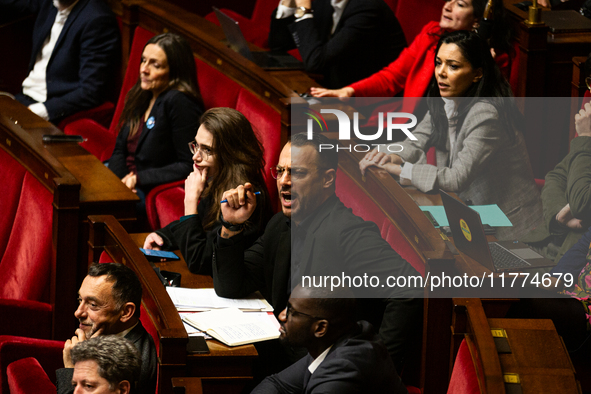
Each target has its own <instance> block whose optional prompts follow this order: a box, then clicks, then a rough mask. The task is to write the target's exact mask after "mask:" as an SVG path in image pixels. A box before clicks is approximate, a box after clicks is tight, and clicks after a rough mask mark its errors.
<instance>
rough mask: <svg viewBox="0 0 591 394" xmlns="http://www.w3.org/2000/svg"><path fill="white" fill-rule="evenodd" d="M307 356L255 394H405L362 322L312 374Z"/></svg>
mask: <svg viewBox="0 0 591 394" xmlns="http://www.w3.org/2000/svg"><path fill="white" fill-rule="evenodd" d="M312 361H314V359H313V358H312V356H310V355H309V354H308V355H307V356H306V357H304V358H302V359H301V360H299V361H298V362H297V363H295V364H293V365H292V366H290V367H288V368H286V369H285V370H283V371H282V372H280V373H278V374H275V375H272V376H269V377H268V378H266V379H265V380H264V381H263V382H262V383H261V384H259V385H258V386H257V387H256V388H255V389H254V390H253V393H254V394H272V393H283V394H304V393H305V394H314V393H339V394H353V393H388V394H404V393H407V390H406V387H404V384H402V381H401V380H400V377H399V376H398V374H397V373H396V369H395V368H394V365H393V364H392V360H390V357H388V352H387V351H386V348H385V347H384V345H383V344H382V342H381V341H380V339H379V338H378V336H377V335H375V333H374V330H373V327H372V326H371V325H370V324H369V323H368V322H365V321H360V322H358V323H357V327H355V329H354V330H353V331H352V332H350V333H348V334H347V335H345V336H343V337H341V338H340V339H339V340H337V341H336V342H335V343H334V345H333V346H332V348H331V349H330V351H329V352H328V355H327V356H326V358H325V359H324V361H323V362H322V363H321V364H320V365H319V366H318V368H317V369H316V370H315V371H314V373H313V374H310V371H309V370H308V366H309V365H310V364H311V363H312Z"/></svg>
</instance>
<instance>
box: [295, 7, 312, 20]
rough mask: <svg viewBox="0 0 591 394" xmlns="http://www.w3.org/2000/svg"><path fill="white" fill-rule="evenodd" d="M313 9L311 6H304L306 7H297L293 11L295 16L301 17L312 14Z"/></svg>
mask: <svg viewBox="0 0 591 394" xmlns="http://www.w3.org/2000/svg"><path fill="white" fill-rule="evenodd" d="M313 13H314V10H313V9H311V8H306V7H298V9H297V10H296V12H295V17H296V18H301V17H303V16H304V15H306V14H313Z"/></svg>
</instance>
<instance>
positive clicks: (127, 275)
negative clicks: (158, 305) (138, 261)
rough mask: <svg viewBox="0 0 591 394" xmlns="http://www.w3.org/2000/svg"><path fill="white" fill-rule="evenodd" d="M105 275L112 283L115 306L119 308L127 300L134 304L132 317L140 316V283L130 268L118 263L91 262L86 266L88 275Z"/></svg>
mask: <svg viewBox="0 0 591 394" xmlns="http://www.w3.org/2000/svg"><path fill="white" fill-rule="evenodd" d="M103 275H107V280H108V281H109V282H111V283H113V287H112V288H111V289H112V292H113V298H114V299H115V308H116V309H117V310H121V308H123V305H125V304H126V303H128V302H133V303H134V304H135V313H134V314H133V316H134V317H137V318H139V317H140V306H141V304H142V284H141V283H140V280H139V279H138V277H137V275H136V274H135V272H133V271H132V270H131V268H129V267H127V266H125V265H123V264H119V263H105V264H98V263H93V264H91V265H90V267H89V268H88V276H92V277H97V276H103Z"/></svg>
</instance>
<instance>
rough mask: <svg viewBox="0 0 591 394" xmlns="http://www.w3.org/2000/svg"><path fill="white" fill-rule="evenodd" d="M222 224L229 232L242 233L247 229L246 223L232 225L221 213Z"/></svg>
mask: <svg viewBox="0 0 591 394" xmlns="http://www.w3.org/2000/svg"><path fill="white" fill-rule="evenodd" d="M220 222H221V223H222V226H224V227H225V228H226V229H227V230H229V231H242V230H243V229H244V227H245V224H244V223H240V224H232V223H230V222H227V221H225V220H224V215H222V214H221V213H220Z"/></svg>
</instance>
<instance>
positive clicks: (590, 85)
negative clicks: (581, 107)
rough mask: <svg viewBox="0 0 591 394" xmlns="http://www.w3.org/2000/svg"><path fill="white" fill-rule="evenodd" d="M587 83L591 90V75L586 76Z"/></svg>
mask: <svg viewBox="0 0 591 394" xmlns="http://www.w3.org/2000/svg"><path fill="white" fill-rule="evenodd" d="M585 84H586V85H587V89H589V90H591V77H587V78H585Z"/></svg>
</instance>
